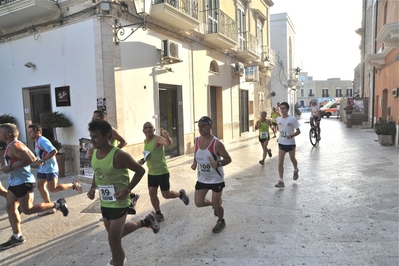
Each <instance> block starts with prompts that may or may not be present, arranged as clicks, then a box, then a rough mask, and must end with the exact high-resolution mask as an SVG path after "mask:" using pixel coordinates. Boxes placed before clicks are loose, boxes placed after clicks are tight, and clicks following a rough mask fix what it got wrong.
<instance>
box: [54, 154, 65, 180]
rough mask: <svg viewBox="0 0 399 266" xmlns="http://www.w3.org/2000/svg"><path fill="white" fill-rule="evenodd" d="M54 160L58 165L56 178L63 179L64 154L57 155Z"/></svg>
mask: <svg viewBox="0 0 399 266" xmlns="http://www.w3.org/2000/svg"><path fill="white" fill-rule="evenodd" d="M55 158H56V160H57V164H58V177H65V153H58V154H57V155H56V156H55Z"/></svg>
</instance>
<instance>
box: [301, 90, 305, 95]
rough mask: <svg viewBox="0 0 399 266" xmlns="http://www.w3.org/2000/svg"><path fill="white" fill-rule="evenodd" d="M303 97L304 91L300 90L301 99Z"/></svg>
mask: <svg viewBox="0 0 399 266" xmlns="http://www.w3.org/2000/svg"><path fill="white" fill-rule="evenodd" d="M304 95H305V93H304V89H301V97H303V96H304Z"/></svg>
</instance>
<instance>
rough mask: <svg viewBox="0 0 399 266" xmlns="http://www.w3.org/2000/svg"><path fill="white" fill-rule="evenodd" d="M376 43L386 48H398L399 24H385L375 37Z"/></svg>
mask: <svg viewBox="0 0 399 266" xmlns="http://www.w3.org/2000/svg"><path fill="white" fill-rule="evenodd" d="M377 41H378V42H382V43H384V45H385V46H386V47H392V48H399V47H398V45H399V22H395V23H389V24H385V25H384V27H382V29H381V31H380V32H379V34H378V36H377Z"/></svg>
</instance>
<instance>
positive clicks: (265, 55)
mask: <svg viewBox="0 0 399 266" xmlns="http://www.w3.org/2000/svg"><path fill="white" fill-rule="evenodd" d="M261 50H262V54H261V59H262V61H269V63H270V64H271V65H275V64H276V59H275V58H276V57H275V52H274V50H273V49H272V48H271V47H269V46H267V45H264V46H262V47H261Z"/></svg>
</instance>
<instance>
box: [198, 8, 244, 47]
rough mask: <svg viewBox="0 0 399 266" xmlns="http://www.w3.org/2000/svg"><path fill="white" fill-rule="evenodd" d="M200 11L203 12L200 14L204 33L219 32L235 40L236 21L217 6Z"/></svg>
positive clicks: (236, 36) (236, 35) (236, 37)
mask: <svg viewBox="0 0 399 266" xmlns="http://www.w3.org/2000/svg"><path fill="white" fill-rule="evenodd" d="M202 12H203V13H204V14H203V15H202V16H201V18H202V21H201V22H203V23H205V25H206V29H205V33H206V34H212V33H220V34H223V35H225V36H226V37H228V38H229V39H231V40H233V41H235V42H237V40H238V34H237V22H236V21H235V20H234V19H232V18H231V17H229V16H228V15H227V14H226V13H224V12H223V11H222V10H220V9H219V8H215V9H208V10H204V11H202Z"/></svg>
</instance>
